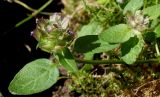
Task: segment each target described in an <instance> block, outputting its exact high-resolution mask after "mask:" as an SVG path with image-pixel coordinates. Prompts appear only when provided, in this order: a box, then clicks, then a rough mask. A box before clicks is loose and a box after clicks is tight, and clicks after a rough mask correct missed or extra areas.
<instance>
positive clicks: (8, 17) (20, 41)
mask: <svg viewBox="0 0 160 97" xmlns="http://www.w3.org/2000/svg"><path fill="white" fill-rule="evenodd" d="M21 1H23V2H25V3H26V4H28V5H29V6H31V7H32V8H35V9H38V8H39V7H40V6H42V5H43V4H44V3H45V2H46V1H47V0H21ZM61 8H63V5H62V4H61V3H60V0H54V2H53V3H52V4H51V5H49V6H48V7H47V8H46V9H45V10H44V11H48V12H59V11H60V10H61ZM28 13H31V12H30V11H28V10H26V9H25V8H23V7H22V6H20V5H18V4H15V3H8V2H6V1H4V0H1V1H0V91H1V92H2V94H3V96H4V97H17V96H16V95H12V94H10V93H9V91H8V85H9V83H10V81H11V80H12V79H13V77H14V76H15V74H16V73H17V72H18V71H19V70H20V69H21V68H22V67H23V66H24V65H25V64H26V63H28V62H30V61H32V60H34V59H37V58H42V57H43V58H44V57H46V58H47V57H49V55H48V54H47V53H44V52H42V51H41V50H39V49H36V44H37V41H36V40H35V39H34V38H33V37H31V36H30V32H31V31H32V30H33V29H34V28H35V26H36V24H35V18H33V19H32V20H30V21H28V22H27V23H25V24H23V25H21V26H20V27H18V28H15V29H12V28H13V27H14V25H15V24H16V23H18V22H19V21H21V20H22V19H24V18H26V17H27V14H28ZM10 29H12V30H10ZM25 45H28V46H29V47H30V48H31V52H29V51H28V49H27V48H26V47H25ZM53 88H54V87H51V88H50V89H48V90H47V91H44V92H41V93H38V94H34V95H29V97H38V96H41V97H51V96H52V91H53ZM19 97H26V96H19Z"/></svg>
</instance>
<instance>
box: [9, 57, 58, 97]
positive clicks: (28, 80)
mask: <svg viewBox="0 0 160 97" xmlns="http://www.w3.org/2000/svg"><path fill="white" fill-rule="evenodd" d="M58 77H59V71H58V68H57V67H56V65H55V64H53V63H52V62H51V61H50V60H48V59H37V60H35V61H32V62H30V63H28V64H26V65H25V66H24V67H23V68H22V69H21V70H20V71H19V72H18V73H17V74H16V76H15V77H14V79H13V80H12V81H11V83H10V85H9V88H8V89H9V91H10V92H11V93H12V94H14V95H30V94H34V93H38V92H41V91H44V90H46V89H48V88H50V87H51V86H52V85H53V84H55V83H56V82H57V80H58Z"/></svg>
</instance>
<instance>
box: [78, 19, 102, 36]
mask: <svg viewBox="0 0 160 97" xmlns="http://www.w3.org/2000/svg"><path fill="white" fill-rule="evenodd" d="M102 30H103V27H102V26H101V25H100V24H99V23H98V22H91V23H89V24H87V25H85V26H83V27H82V28H81V30H80V31H79V32H78V33H77V35H78V37H81V36H85V35H98V34H99V33H101V31H102Z"/></svg>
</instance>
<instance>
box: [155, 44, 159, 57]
mask: <svg viewBox="0 0 160 97" xmlns="http://www.w3.org/2000/svg"><path fill="white" fill-rule="evenodd" d="M155 48H156V53H157V56H160V52H159V48H158V44H157V42H156V44H155Z"/></svg>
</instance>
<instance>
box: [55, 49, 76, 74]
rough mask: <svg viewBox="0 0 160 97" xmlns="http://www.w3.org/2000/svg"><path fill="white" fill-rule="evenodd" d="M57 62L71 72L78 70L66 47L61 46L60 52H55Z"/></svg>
mask: <svg viewBox="0 0 160 97" xmlns="http://www.w3.org/2000/svg"><path fill="white" fill-rule="evenodd" d="M57 55H58V58H59V62H60V64H61V65H62V66H64V68H66V69H67V70H68V71H69V72H71V73H76V72H77V71H78V68H77V65H76V62H75V60H74V59H73V56H72V54H71V52H70V51H69V49H68V48H63V50H62V52H61V53H57Z"/></svg>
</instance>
